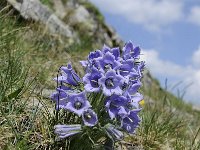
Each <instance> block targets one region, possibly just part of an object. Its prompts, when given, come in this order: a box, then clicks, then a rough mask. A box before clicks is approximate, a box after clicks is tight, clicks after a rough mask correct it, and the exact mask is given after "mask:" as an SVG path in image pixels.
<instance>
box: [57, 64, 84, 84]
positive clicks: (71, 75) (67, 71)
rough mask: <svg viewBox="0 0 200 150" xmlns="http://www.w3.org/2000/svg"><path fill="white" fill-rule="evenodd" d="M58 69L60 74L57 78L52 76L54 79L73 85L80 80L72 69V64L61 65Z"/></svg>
mask: <svg viewBox="0 0 200 150" xmlns="http://www.w3.org/2000/svg"><path fill="white" fill-rule="evenodd" d="M60 70H61V74H62V75H61V76H59V77H58V78H54V80H57V81H58V82H64V83H67V84H69V85H73V86H77V85H78V82H81V79H80V77H79V76H78V75H77V74H76V73H75V71H74V70H73V69H72V65H71V64H70V63H69V64H68V65H67V67H64V66H62V67H61V68H60Z"/></svg>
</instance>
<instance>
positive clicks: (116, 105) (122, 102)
mask: <svg viewBox="0 0 200 150" xmlns="http://www.w3.org/2000/svg"><path fill="white" fill-rule="evenodd" d="M127 103H128V100H127V98H126V97H124V96H120V95H116V94H113V95H111V96H110V97H107V98H106V100H105V107H106V109H107V112H108V114H109V116H110V118H111V119H114V118H116V117H117V116H118V115H120V116H121V115H127V113H128V112H127V111H126V110H125V109H124V106H126V105H127Z"/></svg>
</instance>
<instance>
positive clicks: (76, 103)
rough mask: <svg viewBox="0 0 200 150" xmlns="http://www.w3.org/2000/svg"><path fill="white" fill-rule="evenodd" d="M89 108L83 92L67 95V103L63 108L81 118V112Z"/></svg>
mask: <svg viewBox="0 0 200 150" xmlns="http://www.w3.org/2000/svg"><path fill="white" fill-rule="evenodd" d="M89 107H91V105H90V103H89V101H88V100H87V98H86V95H85V92H81V93H73V94H69V102H68V103H67V105H66V107H65V108H66V109H68V110H70V111H72V112H74V113H76V114H77V115H78V116H81V115H82V113H83V111H84V110H85V109H88V108H89Z"/></svg>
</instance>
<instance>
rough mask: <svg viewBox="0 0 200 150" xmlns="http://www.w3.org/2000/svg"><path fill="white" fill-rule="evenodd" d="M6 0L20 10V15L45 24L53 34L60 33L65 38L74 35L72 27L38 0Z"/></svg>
mask: <svg viewBox="0 0 200 150" xmlns="http://www.w3.org/2000/svg"><path fill="white" fill-rule="evenodd" d="M7 1H8V3H10V4H11V5H12V6H13V7H14V8H15V9H16V10H18V11H19V12H20V14H21V16H22V17H24V18H25V19H29V20H34V21H39V22H41V23H43V24H45V25H46V27H48V29H49V30H50V32H52V33H53V34H61V35H63V36H65V37H67V38H74V37H75V35H74V33H73V31H72V29H71V28H70V27H69V26H68V25H67V24H65V23H64V22H63V21H61V20H60V19H59V18H58V17H57V16H56V15H55V14H54V13H53V12H52V11H51V10H50V9H49V8H48V7H47V6H45V5H43V4H42V3H41V2H40V1H39V0H7Z"/></svg>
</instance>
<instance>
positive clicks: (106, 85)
mask: <svg viewBox="0 0 200 150" xmlns="http://www.w3.org/2000/svg"><path fill="white" fill-rule="evenodd" d="M140 51H141V50H140V48H139V47H135V46H134V45H133V43H132V42H131V41H130V42H127V43H126V44H125V46H124V47H123V48H122V50H120V48H118V47H115V48H110V47H108V46H106V45H104V46H103V48H102V49H101V50H96V51H94V52H90V54H89V55H88V57H87V60H84V61H80V63H81V65H82V66H83V68H84V70H85V75H84V76H83V77H82V78H81V77H79V76H78V74H77V73H76V72H75V71H74V70H73V68H72V65H71V64H70V63H69V64H68V65H67V66H62V67H61V68H60V69H59V71H60V74H59V76H57V77H56V78H55V79H54V80H56V81H57V88H56V91H55V93H53V94H52V95H51V99H52V100H53V101H54V102H55V103H56V112H59V111H61V109H62V111H66V112H68V115H69V116H68V120H67V121H66V122H65V123H67V124H63V123H62V122H63V121H60V122H59V121H58V122H59V124H58V125H55V127H54V129H55V131H54V133H55V134H56V136H57V138H59V139H64V138H67V140H72V139H73V140H74V141H76V139H78V138H79V139H81V138H83V140H84V141H86V139H89V141H90V143H92V144H93V146H94V145H98V144H99V145H102V144H105V143H106V141H108V140H110V141H112V142H113V143H115V142H116V141H120V140H123V138H124V135H125V134H126V133H127V134H134V133H135V129H136V128H137V127H138V126H139V123H140V121H141V119H140V117H139V116H138V113H139V112H140V111H141V106H140V101H142V100H143V96H142V95H141V94H140V93H139V92H138V90H139V88H140V87H141V85H142V84H141V78H142V72H143V69H144V67H145V63H144V62H143V61H140ZM59 119H60V120H62V119H63V120H64V119H65V120H66V119H67V117H66V118H62V117H60V118H59ZM72 120H73V121H72ZM73 137H76V138H73ZM102 137H106V138H102ZM79 141H80V140H79Z"/></svg>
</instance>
